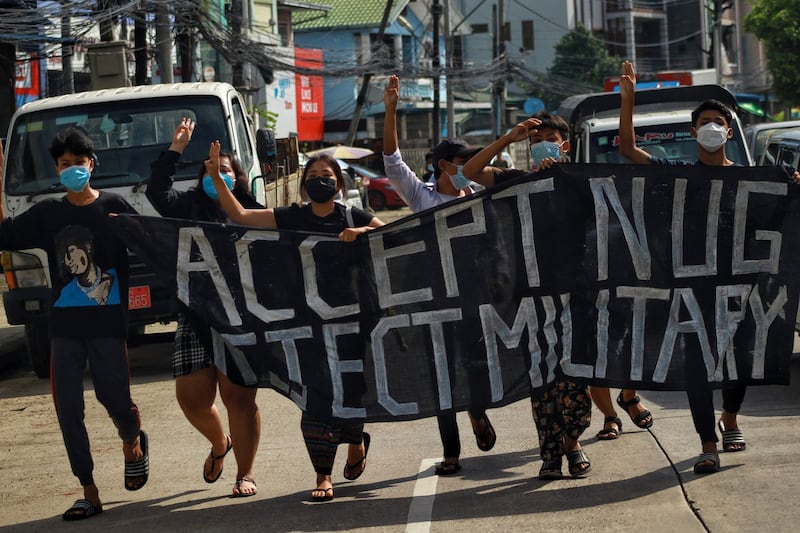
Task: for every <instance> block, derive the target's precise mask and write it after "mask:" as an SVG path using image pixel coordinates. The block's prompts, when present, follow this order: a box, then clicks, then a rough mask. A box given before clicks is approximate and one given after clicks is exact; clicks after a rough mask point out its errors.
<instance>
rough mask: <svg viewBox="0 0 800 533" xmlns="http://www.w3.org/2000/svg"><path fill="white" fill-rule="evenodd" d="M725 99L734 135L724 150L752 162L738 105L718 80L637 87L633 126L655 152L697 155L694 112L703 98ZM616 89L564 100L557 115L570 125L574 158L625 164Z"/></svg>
mask: <svg viewBox="0 0 800 533" xmlns="http://www.w3.org/2000/svg"><path fill="white" fill-rule="evenodd" d="M708 99H715V100H719V101H721V102H723V103H724V104H725V105H727V106H728V107H729V108H730V109H731V111H732V112H733V115H734V116H733V121H732V122H731V125H730V126H731V129H733V138H732V139H730V140H728V142H727V144H726V145H725V151H726V154H727V156H728V158H729V159H731V160H732V161H733V162H734V163H737V164H739V165H743V166H750V165H752V159H751V157H750V153H749V151H748V149H747V145H746V143H745V140H744V132H743V131H742V125H741V120H739V117H738V115H737V114H736V111H737V109H738V104H737V102H736V98H735V97H734V96H733V94H732V93H731V92H730V91H728V90H727V89H725V88H724V87H721V86H719V85H693V86H689V87H667V88H660V89H646V90H641V91H636V100H635V107H634V112H633V126H634V129H635V131H636V145H637V146H638V147H639V148H641V149H643V150H645V151H647V152H649V153H650V154H652V155H654V156H656V157H664V158H667V159H683V160H696V159H697V157H698V152H697V142H696V141H695V139H694V137H692V136H691V134H690V133H689V129H690V128H691V125H692V119H691V116H692V111H693V110H694V109H695V108H696V107H697V106H698V105H699V104H700V102H702V101H703V100H708ZM619 108H620V95H619V93H618V92H606V93H592V94H579V95H575V96H571V97H569V98H567V99H566V100H564V101H563V102H562V103H561V105H559V108H558V114H559V115H561V116H562V117H564V119H565V120H566V121H567V122H568V123H569V126H570V138H569V140H570V158H571V161H573V162H576V163H625V162H627V161H622V160H621V158H620V155H619Z"/></svg>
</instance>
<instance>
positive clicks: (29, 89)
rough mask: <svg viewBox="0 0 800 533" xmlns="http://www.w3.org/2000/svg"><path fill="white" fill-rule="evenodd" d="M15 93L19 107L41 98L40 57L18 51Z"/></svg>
mask: <svg viewBox="0 0 800 533" xmlns="http://www.w3.org/2000/svg"><path fill="white" fill-rule="evenodd" d="M14 95H15V96H16V99H17V107H20V106H21V105H23V104H26V103H28V102H31V101H33V100H36V99H38V98H39V58H38V57H36V56H31V55H28V54H23V53H18V54H17V64H16V68H15V80H14Z"/></svg>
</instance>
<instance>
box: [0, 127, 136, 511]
mask: <svg viewBox="0 0 800 533" xmlns="http://www.w3.org/2000/svg"><path fill="white" fill-rule="evenodd" d="M50 154H51V155H52V157H53V159H54V161H55V171H56V173H57V174H58V175H59V177H60V181H61V184H62V185H63V186H64V187H65V188H66V191H67V192H66V195H64V196H63V197H61V198H57V199H56V198H53V199H47V200H43V201H41V202H38V203H37V204H36V205H34V206H33V207H31V209H29V210H28V211H26V212H24V213H22V214H20V215H19V216H16V217H13V218H6V217H5V212H4V210H3V207H2V204H0V218H1V219H2V225H0V249H3V250H23V249H26V248H41V249H42V250H44V251H45V252H47V258H48V263H49V267H50V280H51V282H52V301H51V306H50V311H49V316H48V328H49V336H50V354H51V363H50V384H51V389H52V393H53V401H54V404H55V408H56V415H57V417H58V423H59V426H60V427H61V434H62V436H63V438H64V445H65V447H66V449H67V457H68V458H69V462H70V466H71V468H72V473H73V474H74V475H75V476H76V477H77V478H78V481H79V482H80V484H81V486H82V487H83V498H80V499H78V500H77V501H76V502H75V503H74V504H73V505H72V507H70V508H69V509H67V511H66V512H64V514H63V515H62V516H63V518H64V520H81V519H86V518H89V517H92V516H95V515H97V514H99V513H102V512H103V503H102V501H101V499H100V494H99V489H98V487H97V485H95V482H94V477H93V470H94V462H93V460H92V453H91V449H90V444H89V435H88V433H87V430H86V425H85V423H84V415H85V409H84V397H83V394H84V388H83V379H84V374H85V372H86V367H87V363H88V366H89V371H90V373H91V376H92V383H93V385H94V390H95V395H96V396H97V399H98V401H99V402H100V403H101V404H102V405H103V407H104V408H105V409H106V411H107V412H108V415H109V416H110V417H111V420H112V422H113V423H114V425H115V426H116V428H117V433H118V435H119V437H120V439H122V453H123V456H124V472H125V480H124V485H123V486H124V487H125V489H127V490H131V491H133V490H139V489H141V488H142V487H143V486H144V485H145V484H146V483H147V479H148V475H149V471H150V467H149V454H148V442H147V434H146V433H145V432H144V431H143V430H142V429H141V419H140V414H139V409H138V408H137V407H136V404H134V403H133V400H132V399H131V390H130V372H129V368H128V354H127V347H126V337H127V333H128V328H127V303H128V297H127V295H128V252H127V249H126V248H125V245H124V244H123V243H122V242H121V241H120V240H118V239H117V238H116V237H114V236H113V234H112V233H111V231H110V229H109V226H110V225H109V220H108V219H109V215H110V214H113V213H135V212H136V211H135V210H134V209H133V207H131V206H130V205H129V204H128V203H127V202H126V201H125V200H123V199H122V198H121V197H119V196H118V195H116V194H113V193H108V192H102V191H97V190H95V189H93V188H92V187H91V185H90V183H89V181H90V179H91V175H92V171H93V170H94V167H95V158H94V149H93V145H92V141H91V139H90V138H89V137H88V136H87V135H86V134H85V133H84V132H83V131H81V130H79V129H76V128H68V129H66V130H63V131H61V132H59V133H58V134H57V135H56V138H55V139H54V140H53V142H52V144H51V146H50ZM2 166H3V149H2V145H0V168H2ZM0 183H2V176H0ZM0 193H2V186H0Z"/></svg>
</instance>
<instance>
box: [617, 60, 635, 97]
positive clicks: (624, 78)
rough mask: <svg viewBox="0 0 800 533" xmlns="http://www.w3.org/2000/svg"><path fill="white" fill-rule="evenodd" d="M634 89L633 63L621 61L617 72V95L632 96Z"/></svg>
mask: <svg viewBox="0 0 800 533" xmlns="http://www.w3.org/2000/svg"><path fill="white" fill-rule="evenodd" d="M635 88H636V72H635V71H634V69H633V63H631V62H630V61H623V62H622V66H621V67H620V72H619V93H620V95H621V96H622V97H623V98H624V97H628V96H632V95H633V91H634V90H635Z"/></svg>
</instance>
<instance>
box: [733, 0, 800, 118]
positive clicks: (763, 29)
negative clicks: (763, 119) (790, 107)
mask: <svg viewBox="0 0 800 533" xmlns="http://www.w3.org/2000/svg"><path fill="white" fill-rule="evenodd" d="M744 27H745V30H747V31H748V32H750V33H752V34H754V35H755V36H756V37H758V38H759V39H760V40H761V41H762V42H763V43H764V45H765V48H766V52H767V66H768V67H769V70H770V72H771V73H772V89H773V91H774V92H775V94H776V95H777V96H778V98H780V99H781V100H782V101H783V102H784V103H786V104H792V103H798V102H800V68H798V57H800V54H799V53H798V50H800V0H756V1H755V2H754V4H753V10H752V11H751V12H750V14H748V15H747V17H746V18H745V21H744Z"/></svg>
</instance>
